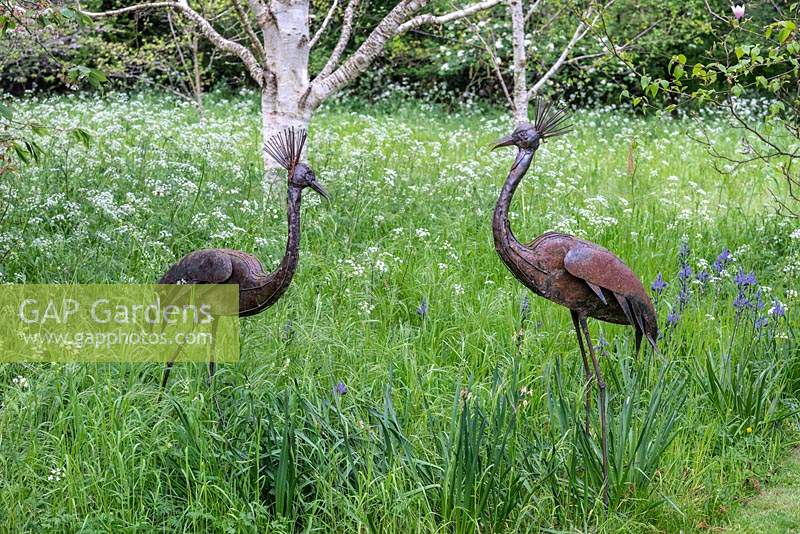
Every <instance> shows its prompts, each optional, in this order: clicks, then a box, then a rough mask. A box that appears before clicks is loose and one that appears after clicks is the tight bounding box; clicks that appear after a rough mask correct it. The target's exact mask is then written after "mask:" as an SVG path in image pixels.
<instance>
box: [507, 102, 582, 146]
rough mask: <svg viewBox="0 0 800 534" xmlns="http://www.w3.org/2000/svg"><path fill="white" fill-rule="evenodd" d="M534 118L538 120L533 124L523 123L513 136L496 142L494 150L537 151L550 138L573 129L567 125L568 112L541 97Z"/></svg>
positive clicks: (536, 104) (535, 108) (536, 105)
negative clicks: (510, 148)
mask: <svg viewBox="0 0 800 534" xmlns="http://www.w3.org/2000/svg"><path fill="white" fill-rule="evenodd" d="M534 116H535V117H536V118H535V120H534V121H533V122H532V123H531V122H527V121H526V122H522V123H520V124H519V125H518V126H517V127H516V128H515V129H514V131H513V132H512V133H511V135H507V136H505V137H503V138H501V139H498V140H497V141H495V143H494V146H492V150H494V149H496V148H500V147H503V146H516V147H517V148H519V149H520V150H528V151H535V150H536V149H538V148H539V145H540V144H541V143H542V142H544V141H546V140H547V139H549V138H550V137H556V136H559V135H563V134H565V133H567V132H569V131H570V129H571V125H569V124H566V123H565V121H566V120H567V112H566V111H565V110H563V109H559V108H555V107H553V106H552V105H550V104H548V103H545V101H544V99H542V98H541V97H540V98H537V99H536V103H535V107H534Z"/></svg>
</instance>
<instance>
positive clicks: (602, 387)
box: [579, 317, 608, 508]
mask: <svg viewBox="0 0 800 534" xmlns="http://www.w3.org/2000/svg"><path fill="white" fill-rule="evenodd" d="M579 321H580V325H581V329H582V330H583V335H584V336H585V337H586V344H587V345H588V346H589V354H591V355H592V364H593V365H594V375H595V378H597V390H598V393H599V399H598V401H597V402H598V404H599V405H600V406H599V408H600V432H601V433H602V438H601V439H602V442H601V443H602V451H603V503H604V504H605V505H606V508H608V429H607V428H606V382H605V380H603V373H602V371H601V370H600V362H598V361H597V355H596V354H595V353H594V346H593V345H592V337H591V336H590V335H589V325H588V324H586V317H580V318H579Z"/></svg>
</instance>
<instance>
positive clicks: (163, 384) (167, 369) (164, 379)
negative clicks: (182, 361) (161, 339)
mask: <svg viewBox="0 0 800 534" xmlns="http://www.w3.org/2000/svg"><path fill="white" fill-rule="evenodd" d="M181 349H183V343H181V344H180V345H178V348H177V349H175V352H174V353H173V354H172V357H171V358H170V359H169V360H168V361H167V365H166V366H165V367H164V376H162V377H161V391H164V389H165V388H166V387H167V381H168V380H169V373H170V371H172V366H173V365H174V364H175V360H176V359H177V358H178V354H179V353H180V352H181Z"/></svg>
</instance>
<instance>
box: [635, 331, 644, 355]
mask: <svg viewBox="0 0 800 534" xmlns="http://www.w3.org/2000/svg"><path fill="white" fill-rule="evenodd" d="M634 330H636V352H635V353H634V360H636V361H639V350H640V349H641V348H642V331H641V330H639V329H638V328H634Z"/></svg>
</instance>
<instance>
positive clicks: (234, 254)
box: [158, 128, 328, 389]
mask: <svg viewBox="0 0 800 534" xmlns="http://www.w3.org/2000/svg"><path fill="white" fill-rule="evenodd" d="M305 141H306V131H305V130H303V129H300V130H299V131H295V130H294V129H293V128H290V129H287V130H284V131H283V132H281V133H279V134H278V135H276V136H274V137H272V138H271V139H270V140H269V141H267V143H266V145H265V146H264V150H265V151H266V152H267V153H268V154H269V155H270V156H272V157H273V158H274V159H275V161H277V162H278V163H279V164H280V165H281V166H282V167H283V168H284V169H286V170H287V171H288V175H289V176H288V179H289V184H288V191H287V210H288V223H289V232H288V234H289V235H288V238H287V240H286V252H285V254H284V255H283V259H282V260H281V262H280V264H279V265H278V268H277V269H275V270H274V271H273V272H271V273H267V272H266V271H265V270H264V266H263V265H262V263H261V261H259V259H258V258H256V257H255V256H252V255H250V254H247V253H245V252H241V251H238V250H231V249H225V248H212V249H204V250H196V251H194V252H190V253H189V254H187V255H186V256H184V257H183V258H181V259H180V260H179V261H178V262H177V263H176V264H175V265H173V266H172V267H170V269H169V270H168V271H167V273H166V274H165V275H164V276H162V277H161V279H160V280H159V281H158V283H159V284H238V285H239V311H238V315H239V316H240V317H247V316H249V315H255V314H257V313H261V312H262V311H264V310H266V309H267V308H269V307H270V306H272V305H273V304H274V303H275V302H276V301H277V300H278V299H280V298H281V296H282V295H283V294H284V293H285V292H286V290H287V289H288V288H289V284H291V282H292V277H293V276H294V273H295V271H296V270H297V261H298V259H299V255H300V197H301V193H302V191H303V189H305V188H306V187H310V188H311V189H313V190H314V191H316V192H317V193H319V194H320V195H322V196H323V197H324V198H325V199H328V193H327V192H326V191H325V188H324V187H322V185H321V184H320V183H319V182H318V181H317V178H316V176H315V174H314V171H313V170H311V167H309V166H308V165H306V164H304V163H300V156H301V154H302V152H303V145H304V144H305ZM232 315H234V314H232ZM216 324H217V323H216V321H214V323H212V339H213V338H214V337H215V335H216V326H215V325H216ZM212 343H213V342H212ZM179 351H180V348H179V349H178V351H176V352H175V354H174V355H173V356H172V358H171V359H170V361H169V362H167V365H166V368H165V369H164V376H163V378H162V380H161V387H162V389H163V388H164V387H166V385H167V381H168V380H169V373H170V370H171V369H172V365H173V363H174V362H175V358H176V357H177V355H178V352H179ZM214 370H215V361H214V348H213V345H212V349H211V360H210V361H209V364H208V380H209V383H210V382H211V380H212V378H213V376H214Z"/></svg>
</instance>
